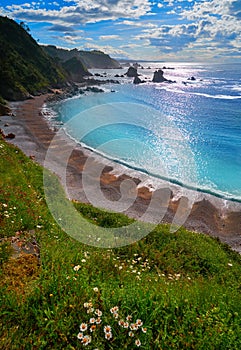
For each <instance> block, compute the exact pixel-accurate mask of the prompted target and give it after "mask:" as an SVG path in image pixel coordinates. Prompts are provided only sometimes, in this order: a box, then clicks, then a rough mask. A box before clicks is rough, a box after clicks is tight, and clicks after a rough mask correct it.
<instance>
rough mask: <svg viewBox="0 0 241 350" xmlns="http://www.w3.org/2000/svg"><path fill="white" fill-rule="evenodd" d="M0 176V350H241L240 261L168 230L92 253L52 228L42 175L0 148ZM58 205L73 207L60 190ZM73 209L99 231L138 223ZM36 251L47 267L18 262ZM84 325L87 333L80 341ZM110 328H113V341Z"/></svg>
mask: <svg viewBox="0 0 241 350" xmlns="http://www.w3.org/2000/svg"><path fill="white" fill-rule="evenodd" d="M6 165H7V166H6ZM0 175H1V181H0V238H2V239H1V240H0V275H1V278H0V315H1V317H0V344H1V349H4V350H25V349H29V350H32V349H38V350H45V349H46V350H48V349H49V350H52V349H54V350H58V349H69V350H71V349H72V350H74V349H76V350H78V349H85V348H87V349H100V350H103V349H107V350H108V349H109V350H113V349H116V350H120V349H127V350H128V349H130V350H133V349H136V348H137V345H136V344H138V345H139V344H140V343H139V342H141V346H140V349H145V350H152V349H153V350H160V349H175V350H176V349H193V350H220V349H223V350H226V349H232V350H239V349H241V334H240V329H241V303H240V292H241V280H240V276H241V260H240V256H239V255H238V254H237V253H234V252H232V251H231V250H230V249H229V248H228V247H227V246H225V245H223V244H221V243H220V242H218V241H217V240H215V239H213V238H211V237H208V236H205V235H202V234H197V233H192V232H188V231H186V230H184V229H180V230H178V231H177V232H176V233H170V230H169V226H168V225H159V226H157V227H156V228H155V230H154V231H153V232H151V233H150V234H149V235H148V236H147V237H145V238H143V239H142V240H140V241H139V242H136V243H134V244H131V245H129V246H126V247H123V248H118V249H117V248H116V249H100V248H94V247H92V246H87V245H84V244H82V243H80V242H78V241H75V240H74V239H72V238H71V237H70V236H68V235H67V234H66V233H65V232H63V231H62V230H61V228H60V227H59V226H58V224H57V223H56V222H55V221H54V219H53V218H52V216H51V214H50V212H49V209H48V206H47V205H46V202H45V195H44V189H43V184H42V182H43V169H42V168H41V167H40V166H39V165H37V164H36V163H34V162H33V161H32V160H30V159H29V158H27V157H26V156H24V155H23V153H22V152H21V151H20V150H18V149H17V148H15V147H13V146H11V145H8V144H7V143H6V142H4V141H3V140H2V139H1V138H0ZM49 178H50V179H51V181H52V183H53V184H55V185H56V183H57V181H58V180H57V178H55V177H54V176H51V175H50V174H49ZM58 186H59V185H58ZM53 188H56V186H54V187H53ZM54 191H55V190H54ZM54 191H53V194H54V193H55V192H54ZM55 196H56V205H62V206H63V207H66V208H67V207H68V204H67V203H69V201H68V200H67V199H66V198H65V197H64V194H63V190H61V187H60V186H59V190H57V191H56V193H55ZM74 205H75V206H76V209H77V210H78V211H79V213H80V214H79V215H81V216H82V217H85V218H86V220H88V221H89V222H92V223H93V224H95V225H97V228H98V226H103V227H117V226H128V225H129V224H130V222H131V220H130V219H128V218H127V217H125V216H124V215H121V214H115V213H110V212H107V211H102V210H99V209H96V208H93V207H92V206H90V205H86V204H80V203H74ZM58 220H61V217H60V218H59V219H58ZM139 225H142V224H141V223H139ZM88 227H89V226H88V225H84V227H83V228H82V229H83V231H85V233H86V237H88V235H89V234H90V233H91V232H89V228H88ZM100 235H101V234H100ZM13 237H14V238H13ZM100 238H101V237H100ZM13 242H15V255H13V251H12V249H13V248H12V247H11V245H13ZM30 244H32V246H33V244H35V245H34V247H36V244H37V246H38V247H39V249H40V259H39V258H37V257H36V256H35V255H34V254H33V253H32V254H29V253H31V250H30V251H27V253H28V254H26V253H22V254H21V255H19V256H16V248H17V249H19V247H22V248H23V247H24V246H25V245H30ZM10 256H12V257H10ZM126 318H128V320H127V319H126ZM126 321H128V323H126ZM123 322H125V324H124V323H123ZM80 325H82V327H83V328H84V327H87V330H86V331H85V332H83V333H84V335H83V336H82V335H81V334H80V333H79V332H80ZM104 326H110V327H111V330H112V331H111V339H109V340H108V339H107V338H106V334H105V332H104ZM130 332H131V333H130ZM78 335H79V339H78V337H77V336H78ZM84 336H85V338H83V337H84ZM81 337H82V338H81ZM83 339H85V340H86V341H87V340H88V341H90V343H89V345H86V344H84V340H83Z"/></svg>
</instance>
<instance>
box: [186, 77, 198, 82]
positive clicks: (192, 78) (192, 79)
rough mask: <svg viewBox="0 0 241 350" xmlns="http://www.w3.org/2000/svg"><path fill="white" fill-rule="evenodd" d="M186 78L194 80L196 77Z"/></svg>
mask: <svg viewBox="0 0 241 350" xmlns="http://www.w3.org/2000/svg"><path fill="white" fill-rule="evenodd" d="M187 80H191V81H195V80H196V78H195V77H191V78H188V79H187Z"/></svg>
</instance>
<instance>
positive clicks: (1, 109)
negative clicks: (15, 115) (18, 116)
mask: <svg viewBox="0 0 241 350" xmlns="http://www.w3.org/2000/svg"><path fill="white" fill-rule="evenodd" d="M10 113H11V110H10V108H9V107H8V106H7V105H5V104H3V103H1V102H0V115H9V114H10Z"/></svg>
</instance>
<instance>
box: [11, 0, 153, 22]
mask: <svg viewBox="0 0 241 350" xmlns="http://www.w3.org/2000/svg"><path fill="white" fill-rule="evenodd" d="M67 3H68V2H67ZM25 5H26V4H23V5H11V6H8V10H9V12H10V14H11V15H12V16H14V17H15V18H19V19H24V20H27V21H33V22H51V23H59V24H60V23H61V24H67V23H72V24H79V23H95V22H98V21H101V20H107V19H108V20H115V19H119V18H140V17H141V16H143V15H146V14H148V12H149V11H151V4H150V3H149V1H148V0H122V1H120V0H88V1H86V0H76V1H75V4H74V5H73V4H72V2H71V3H70V5H68V6H64V7H62V8H61V9H58V10H50V9H45V8H41V9H36V8H34V7H32V8H30V7H26V6H25Z"/></svg>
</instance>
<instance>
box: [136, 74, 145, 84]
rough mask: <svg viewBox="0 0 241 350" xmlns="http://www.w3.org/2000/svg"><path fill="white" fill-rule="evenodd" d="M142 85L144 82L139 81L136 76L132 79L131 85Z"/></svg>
mask: <svg viewBox="0 0 241 350" xmlns="http://www.w3.org/2000/svg"><path fill="white" fill-rule="evenodd" d="M142 83H145V82H144V81H143V80H141V79H140V78H139V77H137V76H136V77H135V78H134V81H133V84H142Z"/></svg>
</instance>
